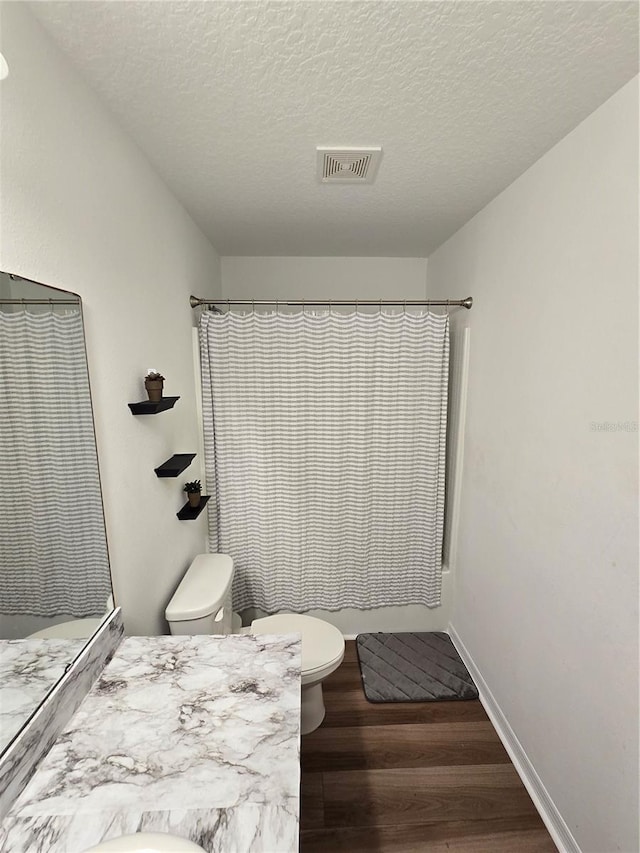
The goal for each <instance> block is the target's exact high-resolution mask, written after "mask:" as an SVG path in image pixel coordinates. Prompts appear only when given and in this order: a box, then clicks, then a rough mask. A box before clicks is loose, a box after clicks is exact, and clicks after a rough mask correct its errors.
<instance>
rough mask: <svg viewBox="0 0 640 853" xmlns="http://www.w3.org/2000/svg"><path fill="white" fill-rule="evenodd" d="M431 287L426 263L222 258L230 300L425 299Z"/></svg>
mask: <svg viewBox="0 0 640 853" xmlns="http://www.w3.org/2000/svg"><path fill="white" fill-rule="evenodd" d="M426 286H427V259H426V258H282V257H265V258H232V257H223V258H222V291H223V295H224V296H225V298H228V299H232V298H234V297H235V298H242V297H244V296H249V297H250V298H252V299H286V298H287V296H290V297H293V298H294V299H424V298H425V293H426Z"/></svg>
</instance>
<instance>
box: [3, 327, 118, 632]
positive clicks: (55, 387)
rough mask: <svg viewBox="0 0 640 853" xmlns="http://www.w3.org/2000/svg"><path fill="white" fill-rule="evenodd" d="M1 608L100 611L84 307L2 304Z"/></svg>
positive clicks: (106, 589) (101, 542)
mask: <svg viewBox="0 0 640 853" xmlns="http://www.w3.org/2000/svg"><path fill="white" fill-rule="evenodd" d="M0 406H1V408H2V415H1V417H0V613H3V614H6V615H18V614H30V615H32V616H56V615H68V616H74V617H85V616H97V615H100V614H102V613H104V609H105V603H106V599H107V596H108V595H109V593H110V592H111V588H110V584H109V563H108V556H107V546H106V539H105V532H104V520H103V512H102V500H101V493H100V482H99V477H98V464H97V459H96V450H95V440H94V434H93V419H92V411H91V399H90V396H89V380H88V374H87V362H86V355H85V346H84V333H83V326H82V316H81V314H80V312H79V311H72V312H67V313H65V314H55V313H51V312H50V313H36V312H30V311H19V312H16V313H4V312H2V311H0Z"/></svg>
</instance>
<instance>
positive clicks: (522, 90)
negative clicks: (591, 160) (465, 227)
mask: <svg viewBox="0 0 640 853" xmlns="http://www.w3.org/2000/svg"><path fill="white" fill-rule="evenodd" d="M30 6H31V8H32V9H33V11H34V13H35V14H36V16H37V17H38V18H39V19H40V21H41V22H42V23H43V24H44V25H45V27H46V28H47V29H48V30H49V32H50V33H51V35H52V36H53V38H54V39H55V41H57V42H58V44H59V45H60V46H61V47H62V49H63V50H64V51H65V52H66V53H67V54H68V56H69V57H70V59H71V60H72V62H73V63H74V64H75V65H76V66H77V68H78V69H79V70H80V72H81V73H82V74H83V75H84V77H85V78H86V79H87V80H88V81H89V83H90V84H91V85H92V86H93V88H94V89H95V90H96V91H97V92H98V93H99V94H100V95H101V97H102V98H103V99H104V101H106V103H107V104H108V105H109V107H110V109H111V111H112V112H113V114H114V115H115V116H116V118H117V120H118V121H119V122H120V124H121V125H122V126H123V127H124V128H125V129H126V130H127V131H128V132H129V133H130V134H131V136H132V137H133V138H134V139H135V140H136V141H137V143H138V144H139V146H140V147H141V148H142V149H143V150H144V151H145V152H146V154H147V155H148V157H149V158H150V160H151V161H152V162H153V163H154V165H155V166H156V168H157V170H158V172H159V173H160V175H162V177H163V178H164V180H165V181H166V183H167V184H168V186H169V187H170V188H171V189H172V190H173V192H174V193H175V194H176V196H177V197H178V198H179V199H180V200H181V201H182V202H183V203H184V205H185V207H186V208H187V209H188V210H189V212H190V213H191V215H192V216H193V217H194V219H195V220H196V221H197V222H198V223H199V225H200V226H201V228H202V229H203V230H204V231H205V233H206V234H207V235H208V236H209V237H210V239H211V241H212V243H213V244H214V245H215V246H216V248H217V249H218V251H219V252H220V253H221V254H223V255H363V256H366V255H373V256H407V257H409V256H414V257H424V256H426V255H428V254H429V253H430V252H431V251H432V250H433V249H434V248H436V247H437V246H438V245H439V244H440V243H442V242H443V241H444V240H445V239H446V238H447V237H448V236H450V235H451V234H452V233H453V232H454V231H456V230H457V229H458V228H459V227H460V226H461V225H462V224H464V223H465V222H466V221H467V220H468V219H469V218H470V217H471V216H472V215H473V214H474V213H476V212H477V211H478V210H479V209H480V208H482V207H483V206H484V205H485V204H486V203H487V202H488V201H490V200H491V199H492V198H493V197H494V196H495V195H497V194H498V193H499V192H500V191H501V190H502V189H503V188H504V187H506V186H507V185H508V184H509V183H511V181H513V180H514V178H516V177H517V176H518V175H520V174H521V173H522V172H523V171H524V170H525V169H527V168H528V167H529V166H530V165H531V164H532V163H533V162H534V161H535V160H537V159H538V158H539V157H540V156H541V155H542V154H543V153H544V152H545V151H547V150H548V149H549V148H550V147H551V146H553V145H554V144H555V143H556V142H557V141H558V140H559V139H561V138H562V137H563V136H564V135H566V134H567V133H568V131H570V130H571V129H572V128H573V127H575V126H576V125H577V124H578V123H579V122H580V121H581V120H582V119H584V118H585V117H586V116H587V115H588V114H589V113H591V112H592V111H593V110H594V109H595V108H596V107H598V106H599V105H600V104H601V103H602V102H603V101H605V100H606V99H607V98H608V97H609V96H610V95H611V94H613V93H614V92H615V91H616V90H617V89H618V88H620V87H621V86H622V85H623V84H624V83H625V82H626V81H627V80H629V79H630V78H631V77H633V76H634V75H635V74H636V73H637V72H638V5H637V3H636V2H629V3H627V2H610V0H607V2H591V0H588V2H572V0H563V2H538V0H524V2H517V0H507V2H497V0H496V2H483V0H472V2H451V0H448V1H447V2H406V0H405V1H404V2H395V0H383V2H377V1H376V0H373V2H301V0H299V1H298V2H267V1H266V0H263V1H262V2H215V1H212V2H138V0H133V1H132V2H56V3H53V2H49V3H31V4H30ZM316 145H382V146H383V149H384V155H383V159H382V163H381V166H380V171H379V173H378V177H377V180H376V182H375V184H373V185H372V186H354V185H341V186H335V185H333V186H326V185H321V184H319V183H318V181H317V178H316V155H315V146H316Z"/></svg>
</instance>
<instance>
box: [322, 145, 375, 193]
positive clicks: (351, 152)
mask: <svg viewBox="0 0 640 853" xmlns="http://www.w3.org/2000/svg"><path fill="white" fill-rule="evenodd" d="M316 151H317V158H318V178H319V180H320V182H321V183H323V184H372V183H373V181H374V179H375V176H376V173H377V171H378V166H379V164H380V158H381V157H382V148H380V147H379V146H377V147H369V148H322V147H320V146H318V148H316Z"/></svg>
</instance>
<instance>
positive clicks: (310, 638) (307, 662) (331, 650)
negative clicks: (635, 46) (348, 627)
mask: <svg viewBox="0 0 640 853" xmlns="http://www.w3.org/2000/svg"><path fill="white" fill-rule="evenodd" d="M251 633H252V634H301V635H302V666H301V669H302V672H307V673H308V672H313V670H315V669H322V668H323V667H325V666H328V665H329V664H331V663H333V661H335V660H337V658H339V657H341V656H342V655H343V654H344V637H343V636H342V633H341V632H340V631H339V630H338V629H337V628H336V627H335V625H330V624H329V623H328V622H325V621H324V620H323V619H316V618H315V617H314V616H302V615H299V614H297V613H278V614H276V615H275V616H265V617H264V619H254V621H253V622H252V623H251Z"/></svg>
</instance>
